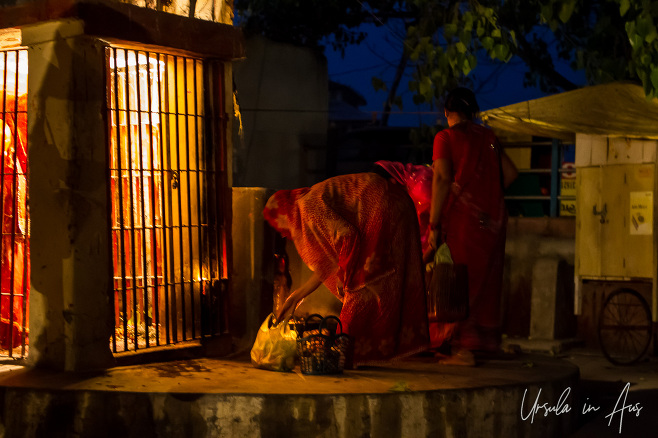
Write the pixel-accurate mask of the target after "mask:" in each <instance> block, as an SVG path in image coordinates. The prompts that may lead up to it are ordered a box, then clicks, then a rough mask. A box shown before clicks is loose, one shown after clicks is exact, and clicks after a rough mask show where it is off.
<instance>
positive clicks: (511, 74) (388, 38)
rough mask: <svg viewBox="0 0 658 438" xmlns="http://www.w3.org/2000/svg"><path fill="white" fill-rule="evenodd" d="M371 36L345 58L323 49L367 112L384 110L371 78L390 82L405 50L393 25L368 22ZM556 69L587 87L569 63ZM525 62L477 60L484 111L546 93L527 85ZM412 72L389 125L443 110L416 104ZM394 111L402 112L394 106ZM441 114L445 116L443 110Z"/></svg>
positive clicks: (431, 119)
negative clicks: (355, 92) (524, 83)
mask: <svg viewBox="0 0 658 438" xmlns="http://www.w3.org/2000/svg"><path fill="white" fill-rule="evenodd" d="M364 29H366V30H367V31H368V37H367V38H366V40H365V41H364V42H362V43H361V44H360V45H358V46H351V47H349V48H348V49H347V50H346V51H345V57H344V58H342V57H341V55H340V53H337V52H334V51H333V50H332V49H331V48H328V49H327V50H326V51H325V55H326V56H327V60H328V67H329V78H330V79H331V80H333V81H336V82H339V83H341V84H344V85H348V86H351V87H352V88H354V89H355V90H356V91H358V92H359V93H360V94H361V95H362V96H363V97H364V98H365V99H366V100H367V102H368V103H367V105H365V106H363V107H361V108H360V109H361V110H363V111H366V112H371V111H380V110H381V109H382V107H383V102H384V100H385V99H386V93H385V92H384V91H379V92H375V91H374V89H373V87H372V84H371V78H372V77H373V76H379V77H381V78H382V79H384V80H385V81H386V82H387V83H390V82H391V81H392V78H393V76H394V74H395V68H396V66H397V62H398V59H399V53H400V50H401V37H400V36H399V34H398V32H397V30H396V29H395V27H392V26H387V27H375V26H374V25H370V26H364ZM558 69H559V70H560V71H561V72H562V73H563V74H566V75H567V76H568V77H569V79H571V80H572V81H574V82H575V83H577V84H579V85H584V83H585V80H584V76H583V74H582V73H574V72H572V71H571V69H570V68H569V66H568V65H566V64H562V65H558ZM525 70H526V69H525V66H524V64H523V63H522V62H521V61H520V60H519V59H517V58H513V59H512V60H511V61H510V62H509V63H507V64H503V63H494V62H492V61H490V60H489V59H488V58H487V57H481V58H480V59H478V67H477V68H476V69H475V70H474V72H472V73H471V74H472V75H474V77H473V79H474V83H475V85H474V87H473V90H474V91H475V93H476V95H477V99H478V103H479V104H480V108H481V109H482V110H487V109H491V108H498V107H501V106H505V105H510V104H513V103H517V102H522V101H525V100H530V99H536V98H539V97H542V96H545V94H544V93H542V92H541V91H540V90H538V89H536V88H524V87H523V75H524V73H525ZM408 81H409V76H406V77H405V78H404V79H403V80H402V82H401V83H400V87H399V89H398V92H399V93H402V94H403V112H402V113H396V114H392V115H391V117H390V119H389V125H391V126H402V125H418V120H419V118H421V119H422V121H423V122H424V123H425V124H428V125H431V124H434V123H436V121H437V117H438V116H439V113H438V112H437V111H431V109H430V108H429V107H427V106H425V107H417V106H415V105H414V103H413V101H412V100H411V92H410V91H408V86H407V84H408ZM394 111H399V109H398V108H397V107H394ZM441 116H442V114H441ZM439 120H443V119H442V118H441V119H439Z"/></svg>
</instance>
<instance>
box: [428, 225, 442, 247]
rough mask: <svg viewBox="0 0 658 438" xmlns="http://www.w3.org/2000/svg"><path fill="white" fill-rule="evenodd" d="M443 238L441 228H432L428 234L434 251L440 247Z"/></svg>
mask: <svg viewBox="0 0 658 438" xmlns="http://www.w3.org/2000/svg"><path fill="white" fill-rule="evenodd" d="M440 239H441V229H440V228H433V229H431V230H430V234H429V235H428V236H427V242H428V243H429V245H430V248H432V249H433V250H434V251H436V249H437V248H438V247H439V244H440V243H441V242H440Z"/></svg>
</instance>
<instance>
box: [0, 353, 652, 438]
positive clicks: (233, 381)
mask: <svg viewBox="0 0 658 438" xmlns="http://www.w3.org/2000/svg"><path fill="white" fill-rule="evenodd" d="M556 359H557V360H556ZM571 365H573V366H575V367H577V368H578V370H579V374H580V380H579V384H578V385H574V387H573V388H571V387H566V385H565V388H561V387H560V388H558V390H557V393H559V392H560V391H566V392H565V393H564V394H565V400H566V403H567V404H568V405H569V408H570V409H572V410H573V411H574V412H577V413H578V415H577V421H576V423H577V424H576V428H577V430H576V431H575V432H574V433H573V434H572V435H571V436H570V438H587V437H595V438H608V437H653V436H658V357H655V356H652V357H650V358H648V359H647V360H645V361H642V362H640V363H638V364H635V365H632V366H623V367H622V366H615V365H612V364H611V363H609V362H608V361H607V360H606V359H605V358H604V357H603V355H602V354H601V353H600V352H599V351H594V350H586V349H582V348H569V349H567V350H566V351H564V352H562V353H559V354H554V353H548V352H547V353H520V354H517V355H512V356H505V357H501V358H498V359H495V360H487V361H485V362H484V363H483V364H481V365H480V366H478V367H476V368H464V367H439V366H436V365H433V362H432V360H431V359H430V358H420V359H419V360H418V361H415V362H414V361H412V362H410V363H408V364H407V365H405V366H404V367H401V368H400V367H384V368H366V369H360V370H358V371H351V372H349V373H345V374H343V375H337V376H331V377H327V376H307V375H302V374H301V373H299V371H298V369H297V372H293V373H272V372H268V371H263V370H257V369H255V368H253V367H251V365H250V364H249V362H248V360H247V359H246V358H245V357H242V358H232V359H231V360H217V359H198V360H186V361H174V362H169V363H155V364H149V365H143V366H129V367H117V368H114V369H111V370H108V371H105V372H102V373H88V374H85V375H80V374H69V373H56V372H47V371H36V370H29V369H25V368H23V367H20V366H16V365H13V364H8V363H5V364H4V365H1V366H0V386H5V387H12V386H21V387H33V388H34V387H38V388H51V389H57V390H83V391H85V390H100V391H110V392H154V391H162V392H169V393H176V392H181V393H195V392H204V393H216V392H222V393H226V392H229V393H242V394H245V393H264V394H302V393H306V394H313V393H315V394H339V393H345V392H350V393H387V392H389V393H390V392H397V391H402V392H405V391H418V390H421V391H422V390H434V389H455V388H469V387H481V386H491V387H500V386H501V385H503V386H504V385H509V384H514V385H516V386H518V385H524V384H528V385H532V384H533V383H537V379H539V380H542V379H546V380H548V381H550V380H552V379H555V378H557V379H559V378H560V376H563V375H566V374H568V373H569V372H570V370H571V369H573V367H572V366H571ZM524 382H525V383H524ZM547 391H548V390H547V389H546V390H544V394H543V396H546V394H547ZM539 403H540V404H542V403H548V405H547V406H548V407H551V406H555V405H556V404H558V403H559V401H558V400H545V399H543V398H542V399H540V400H539ZM527 406H529V405H527ZM527 406H526V407H527ZM542 412H543V411H541V410H540V411H539V413H538V416H539V415H541V414H542ZM519 414H520V415H523V413H522V412H521V411H519ZM526 414H527V412H526ZM536 420H537V419H536ZM536 420H535V421H536Z"/></svg>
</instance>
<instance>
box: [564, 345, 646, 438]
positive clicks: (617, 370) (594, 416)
mask: <svg viewBox="0 0 658 438" xmlns="http://www.w3.org/2000/svg"><path fill="white" fill-rule="evenodd" d="M559 356H561V357H564V358H565V359H566V360H568V361H569V362H571V363H573V364H575V365H577V366H578V368H579V369H580V388H581V395H580V397H579V401H578V404H577V405H576V406H575V407H574V408H575V409H577V410H578V412H579V420H580V421H579V424H578V426H579V427H578V430H577V431H576V432H575V433H574V434H573V435H571V437H570V438H589V437H595V438H608V437H618V438H619V437H656V436H658V357H655V356H651V357H649V358H648V359H646V360H645V361H642V362H640V363H637V364H635V365H630V366H615V365H613V364H611V363H610V362H608V361H607V360H606V359H605V358H604V357H603V355H602V354H601V353H600V352H599V351H595V350H587V349H581V348H574V349H570V350H568V351H567V352H565V353H563V354H560V355H559ZM596 408H599V409H596ZM584 410H585V411H589V412H585V413H583V412H584Z"/></svg>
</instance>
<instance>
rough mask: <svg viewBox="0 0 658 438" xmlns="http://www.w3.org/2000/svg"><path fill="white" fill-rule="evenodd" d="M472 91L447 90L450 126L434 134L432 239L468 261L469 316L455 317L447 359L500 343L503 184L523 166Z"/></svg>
mask: <svg viewBox="0 0 658 438" xmlns="http://www.w3.org/2000/svg"><path fill="white" fill-rule="evenodd" d="M478 112H479V107H478V104H477V101H476V99H475V95H474V94H473V92H472V91H471V90H469V89H467V88H456V89H454V90H453V91H452V92H450V93H449V94H448V97H447V98H446V102H445V116H446V119H447V121H448V128H447V129H444V130H442V131H440V132H439V133H438V134H437V135H436V137H435V138H434V148H433V154H432V160H433V164H432V168H433V170H434V175H433V178H432V201H431V207H430V234H429V239H428V240H429V242H430V245H432V246H433V247H434V248H437V247H438V246H439V245H440V244H441V243H442V242H444V241H445V242H446V243H447V245H448V248H449V249H450V252H451V254H452V259H453V261H454V263H456V264H465V265H466V266H467V269H468V283H469V302H470V312H469V317H468V319H466V320H465V321H462V322H460V323H458V324H457V328H456V331H455V333H454V335H453V338H452V342H451V349H452V355H451V356H450V357H448V358H446V359H444V360H442V363H445V364H454V365H474V364H475V358H474V354H473V352H478V351H485V352H495V351H498V349H499V348H500V336H501V333H500V301H501V290H502V281H503V266H504V259H505V235H506V228H507V210H506V207H505V200H504V197H503V194H504V193H503V192H504V189H505V188H506V187H507V186H509V184H511V183H512V181H514V179H515V178H516V176H517V174H518V172H517V169H516V167H515V166H514V164H513V163H512V161H511V160H510V159H509V157H508V156H507V155H506V154H505V153H504V152H503V150H502V148H501V147H500V144H499V143H498V140H497V139H496V136H495V135H494V133H493V131H491V130H490V129H488V128H486V127H484V126H481V125H478V124H476V123H474V122H473V119H474V118H475V116H476V115H477V113H478Z"/></svg>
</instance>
